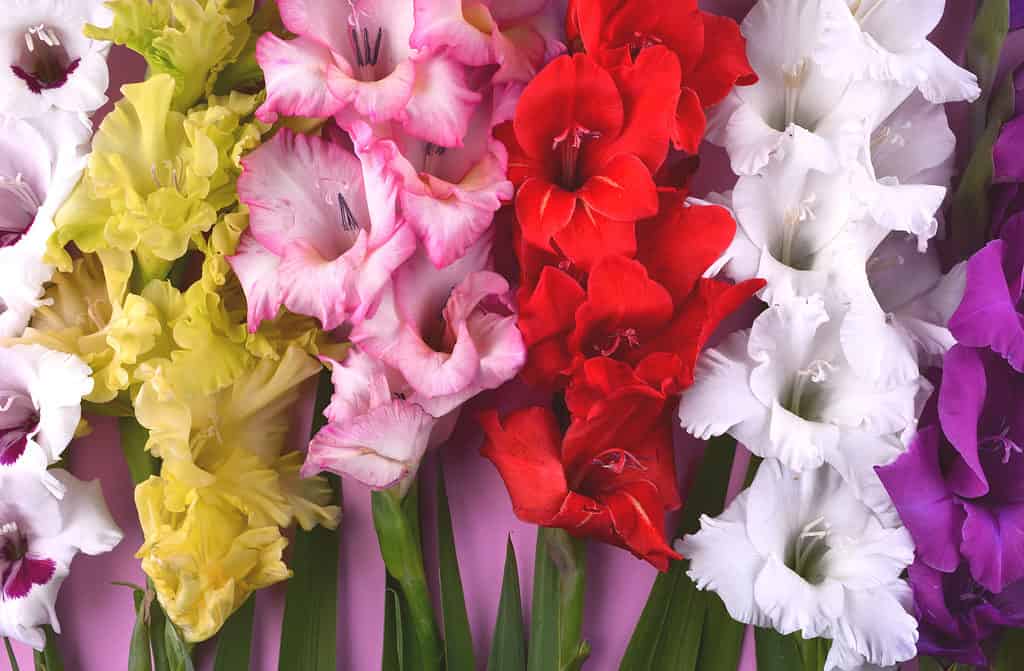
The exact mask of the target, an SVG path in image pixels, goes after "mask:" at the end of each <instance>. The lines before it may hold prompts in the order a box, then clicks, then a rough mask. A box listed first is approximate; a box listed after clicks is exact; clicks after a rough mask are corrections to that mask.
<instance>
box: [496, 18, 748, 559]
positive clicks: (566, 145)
mask: <svg viewBox="0 0 1024 671" xmlns="http://www.w3.org/2000/svg"><path fill="white" fill-rule="evenodd" d="M569 33H570V38H572V39H573V40H574V41H575V42H576V43H577V44H578V45H581V46H582V48H583V49H584V51H583V52H581V53H576V54H575V55H573V56H562V57H560V58H558V59H556V60H555V61H553V62H552V63H551V64H549V65H548V66H547V67H546V68H545V69H544V70H543V71H542V72H541V73H540V74H539V75H538V76H537V77H536V78H535V79H534V80H533V81H532V82H531V83H530V85H529V86H528V87H527V89H526V90H525V91H524V93H523V96H522V98H521V99H520V102H519V105H518V107H517V108H516V115H515V119H514V121H513V123H511V124H506V125H505V126H504V127H502V128H499V129H498V133H499V137H500V138H501V139H502V141H503V142H504V143H505V145H506V146H507V147H508V149H509V154H510V157H509V171H510V179H511V180H512V181H513V182H514V183H515V184H516V186H517V188H518V191H517V195H516V201H515V213H516V220H517V226H516V251H517V255H518V259H519V265H520V288H519V305H520V312H519V328H520V330H521V331H522V333H523V336H524V339H525V341H526V344H527V346H528V347H529V361H528V363H527V368H526V370H525V371H524V373H523V374H524V377H525V378H526V379H527V380H528V381H529V382H531V383H532V384H534V385H537V386H540V387H544V388H547V389H550V390H552V391H555V392H558V393H564V395H565V406H566V408H567V409H568V417H567V418H566V419H565V422H566V424H567V426H565V427H564V429H565V431H564V435H563V427H561V426H559V421H558V418H557V417H556V415H555V413H554V412H553V411H551V410H550V409H546V408H539V407H533V408H527V409H525V410H520V411H518V412H515V413H513V414H511V415H510V416H508V417H506V418H505V419H504V420H503V421H502V420H500V419H499V417H498V415H497V413H494V412H490V413H485V414H484V415H483V416H482V417H481V422H482V423H483V426H484V430H485V433H486V435H487V442H486V445H485V447H484V454H485V455H486V456H487V457H488V458H490V459H491V460H492V461H493V462H494V463H495V465H496V466H497V467H498V469H499V471H500V472H501V475H502V477H503V478H504V480H505V483H506V485H507V486H508V489H509V492H510V494H511V496H512V503H513V506H514V507H515V510H516V514H517V515H518V516H519V517H520V518H522V519H524V520H526V521H529V522H533V523H536V524H541V525H545V526H553V527H560V528H564V529H567V530H568V531H569V532H570V533H573V534H575V535H579V536H591V537H595V538H598V539H600V540H602V541H605V542H608V543H613V544H615V545H619V546H622V547H625V548H627V549H629V550H631V551H632V552H633V553H635V554H636V555H637V556H639V557H642V558H644V559H646V560H647V561H649V562H651V563H652V564H654V565H655V566H657V567H658V568H660V569H663V570H664V569H665V568H667V567H668V562H669V559H671V558H675V557H677V555H676V553H675V552H674V551H673V550H672V549H671V547H670V546H669V545H668V543H667V542H666V540H665V535H664V531H663V529H662V524H663V519H664V514H665V512H666V511H668V510H672V509H675V508H677V507H678V506H679V505H680V501H679V495H678V490H677V483H676V472H675V463H674V457H673V449H672V427H673V423H674V420H673V419H672V417H671V414H672V411H673V409H674V405H675V401H676V400H677V399H678V394H679V392H680V391H681V390H682V389H684V388H686V387H687V386H689V385H690V384H691V383H692V382H693V371H694V367H695V364H696V360H697V356H698V355H699V353H700V350H701V348H702V347H703V346H704V344H705V342H706V341H707V339H708V337H709V336H710V335H711V333H712V331H713V330H714V329H715V327H716V326H717V325H718V324H719V322H720V321H721V320H722V319H723V318H724V317H725V316H726V315H728V314H729V313H731V312H733V311H734V310H735V309H736V308H738V307H739V306H740V305H741V304H743V303H744V302H745V301H746V300H747V299H748V298H749V297H750V296H751V295H752V294H753V293H754V292H756V291H757V290H758V289H760V287H761V286H762V284H761V282H760V281H752V282H745V283H743V284H739V285H732V284H728V283H726V282H721V281H719V280H714V279H707V278H705V277H704V275H705V273H706V271H707V270H708V268H709V267H710V266H711V265H712V264H713V263H714V262H715V261H716V260H717V259H718V258H719V257H720V256H721V255H722V253H723V252H724V251H725V249H726V248H727V247H728V246H729V244H730V242H731V241H732V238H733V236H734V234H735V232H736V224H735V222H734V221H733V219H732V217H731V216H730V215H729V213H728V212H727V211H726V210H724V209H722V208H719V207H715V206H710V205H697V204H691V203H688V202H687V201H686V195H687V194H686V191H685V189H684V188H682V187H679V186H674V185H664V184H662V185H660V186H659V183H660V182H664V181H665V179H667V178H666V177H665V176H666V175H670V174H676V173H677V172H678V171H676V170H669V169H667V168H666V162H667V161H669V162H671V160H672V159H678V158H679V157H678V156H673V157H671V159H670V157H669V156H668V154H669V146H670V143H672V144H674V145H675V146H676V147H677V148H680V149H684V150H686V151H689V152H694V151H696V148H697V145H698V144H699V142H700V138H701V137H702V136H703V133H704V111H703V110H704V108H705V107H707V106H709V105H712V104H714V103H717V102H719V101H720V100H721V99H722V98H723V97H724V96H725V95H726V94H727V93H728V91H729V89H730V88H731V87H732V86H733V85H735V84H736V83H741V84H743V83H752V82H753V81H754V74H753V72H752V71H751V69H750V66H749V64H748V63H747V61H746V57H745V55H744V42H743V39H742V37H741V36H740V34H739V28H738V27H737V26H736V24H735V23H734V22H732V21H731V20H728V19H723V18H721V17H716V16H711V15H709V14H705V13H704V12H701V11H699V10H697V8H696V2H695V1H692V2H691V1H689V0H687V1H683V2H664V0H629V1H627V0H587V1H586V2H582V1H580V2H575V3H573V4H571V5H570V10H569ZM705 42H708V43H712V42H713V43H714V48H713V49H709V50H705V49H704V44H705Z"/></svg>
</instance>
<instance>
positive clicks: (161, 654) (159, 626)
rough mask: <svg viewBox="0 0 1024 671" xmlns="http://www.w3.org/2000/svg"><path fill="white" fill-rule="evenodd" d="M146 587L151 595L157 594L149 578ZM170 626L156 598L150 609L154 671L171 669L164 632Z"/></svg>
mask: <svg viewBox="0 0 1024 671" xmlns="http://www.w3.org/2000/svg"><path fill="white" fill-rule="evenodd" d="M146 586H147V589H148V590H149V591H150V593H152V594H154V595H155V594H156V587H155V586H154V585H153V581H152V580H150V579H149V578H147V579H146ZM168 624H169V623H168V621H167V615H165V614H164V609H163V606H161V605H160V602H159V601H157V600H156V599H155V598H154V599H153V605H152V606H150V608H149V645H150V647H152V648H153V671H170V668H171V662H170V660H169V659H168V657H167V643H166V638H167V636H166V632H165V631H164V629H165V628H166V627H167V625H168ZM170 626H172V627H173V626H174V625H170Z"/></svg>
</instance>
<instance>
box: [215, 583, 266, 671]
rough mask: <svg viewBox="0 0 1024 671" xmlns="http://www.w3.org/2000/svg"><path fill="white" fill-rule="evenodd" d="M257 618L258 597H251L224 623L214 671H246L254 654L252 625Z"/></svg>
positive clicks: (218, 642) (219, 637)
mask: <svg viewBox="0 0 1024 671" xmlns="http://www.w3.org/2000/svg"><path fill="white" fill-rule="evenodd" d="M255 617H256V596H255V595H252V596H250V597H249V598H248V599H247V600H246V602H245V603H244V604H242V607H241V608H239V609H238V610H236V611H235V612H234V614H233V615H232V616H231V617H230V618H228V621H227V622H225V623H224V627H223V628H222V629H221V630H220V634H218V635H217V659H216V662H215V663H214V666H213V670H214V671H245V670H246V669H248V668H249V659H250V656H251V653H252V624H253V620H254V619H255Z"/></svg>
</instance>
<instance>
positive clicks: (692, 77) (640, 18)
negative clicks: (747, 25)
mask: <svg viewBox="0 0 1024 671" xmlns="http://www.w3.org/2000/svg"><path fill="white" fill-rule="evenodd" d="M568 30H569V39H570V42H573V43H576V44H579V45H581V46H582V48H583V49H585V50H586V52H587V53H588V54H590V55H591V56H593V57H594V58H595V59H596V60H597V61H598V62H600V63H601V64H602V65H604V66H606V67H611V66H613V65H616V64H619V63H622V62H624V61H628V60H631V59H636V58H639V57H640V56H642V55H643V53H644V52H645V51H647V50H649V49H651V48H653V47H658V46H664V47H667V48H668V49H670V50H671V51H672V52H673V53H674V54H675V55H676V56H677V57H678V59H679V64H680V66H681V67H682V78H681V84H682V91H681V94H680V97H679V104H678V107H677V110H676V114H675V117H674V119H673V122H672V126H673V128H672V142H673V144H674V145H675V147H676V148H677V149H682V150H684V151H687V152H689V153H691V154H692V153H696V151H697V147H698V145H699V144H700V141H701V138H702V137H703V136H704V128H705V125H706V120H705V116H704V110H705V109H707V108H708V107H710V106H712V105H715V104H717V103H719V102H721V101H722V99H723V98H725V96H726V95H728V93H729V91H730V89H732V87H733V86H735V85H737V84H739V85H741V86H742V85H749V84H753V83H754V82H756V81H757V75H756V74H755V73H754V70H753V68H751V66H750V63H749V62H748V60H747V56H746V41H745V40H744V39H743V35H742V34H741V33H740V29H739V26H738V25H737V24H736V22H735V21H733V20H732V19H730V18H728V17H724V16H717V15H715V14H709V13H708V12H703V11H701V10H699V9H697V0H674V1H673V2H666V1H665V0H573V2H571V3H570V6H569V21H568Z"/></svg>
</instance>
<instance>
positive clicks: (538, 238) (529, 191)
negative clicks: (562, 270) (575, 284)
mask: <svg viewBox="0 0 1024 671" xmlns="http://www.w3.org/2000/svg"><path fill="white" fill-rule="evenodd" d="M575 209H576V194H575V193H569V192H568V191H565V190H563V189H562V188H560V187H559V186H557V185H556V184H552V183H551V182H549V181H546V180H544V179H540V178H537V177H531V178H530V179H527V180H526V181H525V182H523V185H522V186H521V187H519V193H518V194H516V216H517V217H518V218H519V226H520V227H521V230H522V232H523V239H524V240H526V241H527V242H529V243H530V244H532V245H536V246H537V247H541V248H543V249H548V250H550V249H551V237H552V236H554V235H555V234H556V233H558V232H559V231H561V230H562V229H563V228H565V227H566V226H567V225H568V224H569V221H570V220H571V219H572V215H573V211H574V210H575Z"/></svg>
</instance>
